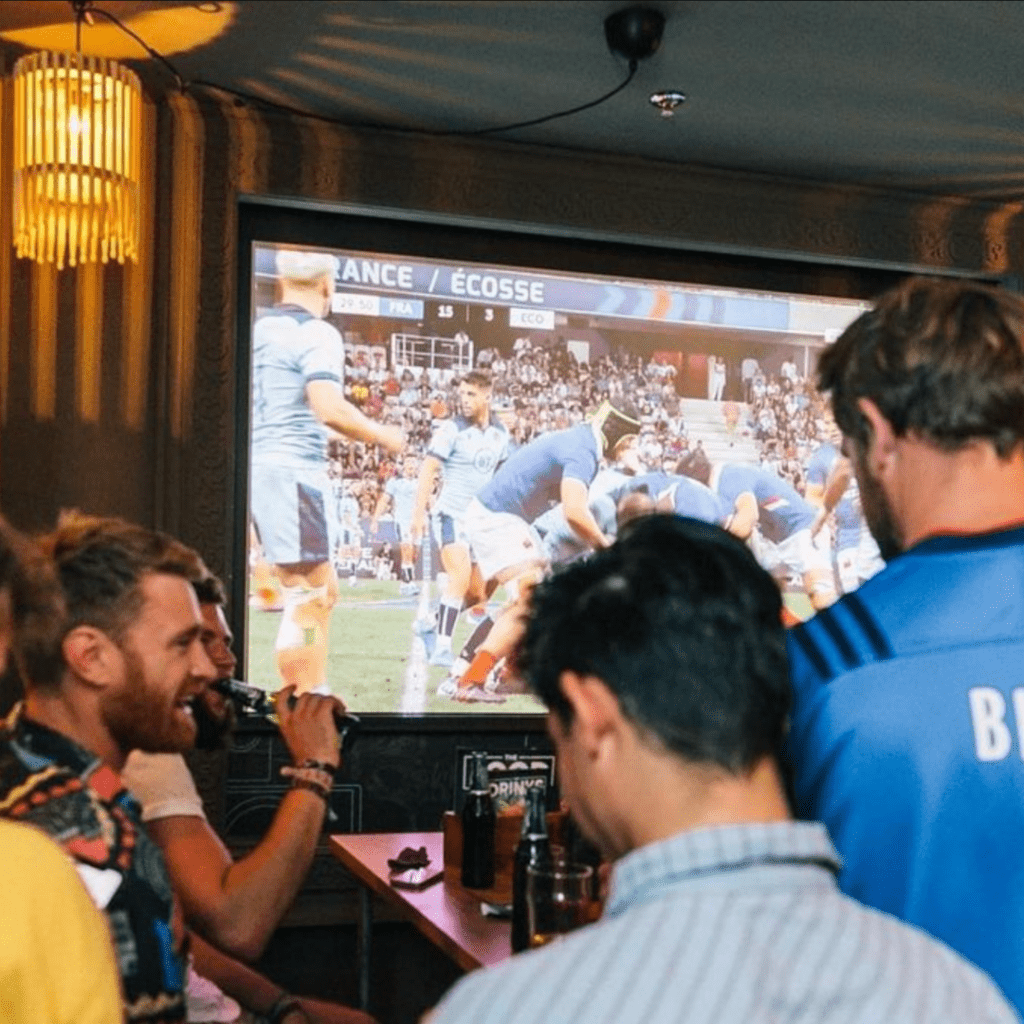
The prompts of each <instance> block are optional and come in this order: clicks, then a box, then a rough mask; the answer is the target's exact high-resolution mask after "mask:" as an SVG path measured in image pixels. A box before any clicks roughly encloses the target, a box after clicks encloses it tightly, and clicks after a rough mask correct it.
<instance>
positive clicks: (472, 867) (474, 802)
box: [462, 754, 494, 889]
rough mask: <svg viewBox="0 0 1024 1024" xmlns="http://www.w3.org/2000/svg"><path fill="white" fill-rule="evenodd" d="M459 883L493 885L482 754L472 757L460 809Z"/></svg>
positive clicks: (489, 805)
mask: <svg viewBox="0 0 1024 1024" xmlns="http://www.w3.org/2000/svg"><path fill="white" fill-rule="evenodd" d="M462 884H463V885H464V886H465V887H466V888H467V889H487V888H489V887H490V886H492V885H494V801H493V800H492V799H491V790H490V782H489V780H488V778H487V762H486V760H485V755H483V754H474V755H473V783H472V785H471V787H470V791H469V794H468V795H467V797H466V803H465V806H464V807H463V808H462Z"/></svg>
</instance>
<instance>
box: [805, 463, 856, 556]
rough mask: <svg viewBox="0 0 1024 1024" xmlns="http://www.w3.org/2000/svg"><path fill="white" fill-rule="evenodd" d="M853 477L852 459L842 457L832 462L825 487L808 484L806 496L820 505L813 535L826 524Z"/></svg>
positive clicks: (814, 503) (812, 531)
mask: <svg viewBox="0 0 1024 1024" xmlns="http://www.w3.org/2000/svg"><path fill="white" fill-rule="evenodd" d="M852 479H853V466H852V465H851V463H850V460H849V459H847V458H845V457H840V458H837V459H836V460H835V462H833V463H832V468H831V469H830V470H829V471H828V477H827V478H826V480H825V485H824V487H821V486H820V485H814V484H808V486H807V494H806V498H807V500H808V501H809V502H810V503H811V504H812V505H817V506H819V508H818V514H817V515H816V516H815V518H814V522H813V523H812V524H811V536H812V537H813V536H815V535H817V533H818V531H819V530H820V529H821V528H822V526H824V525H825V520H826V519H828V517H829V516H830V515H831V514H832V512H833V510H834V509H835V507H836V505H838V504H839V500H840V499H841V498H842V496H843V495H844V494H845V493H846V488H847V487H849V486H850V481H851V480H852Z"/></svg>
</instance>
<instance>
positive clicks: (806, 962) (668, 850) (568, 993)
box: [431, 822, 1018, 1024]
mask: <svg viewBox="0 0 1024 1024" xmlns="http://www.w3.org/2000/svg"><path fill="white" fill-rule="evenodd" d="M838 869H839V863H838V857H837V855H836V853H835V850H834V849H833V847H832V844H831V843H830V842H829V840H828V837H827V835H826V833H825V830H824V828H823V827H822V826H820V825H816V824H809V823H803V822H778V823H773V824H765V825H737V826H728V827H721V828H708V829H700V830H696V831H692V832H685V833H682V834H680V835H677V836H674V837H672V838H671V839H667V840H663V841H661V842H657V843H652V844H650V845H648V846H644V847H641V848H640V849H638V850H634V851H633V852H632V853H630V854H628V855H627V856H626V857H624V858H623V859H622V860H620V861H619V862H618V864H616V866H615V869H614V872H613V876H612V886H611V892H610V896H609V899H608V903H607V906H606V908H605V912H604V916H603V917H602V918H601V920H600V921H599V922H597V923H596V924H594V925H590V926H589V927H587V928H584V929H581V930H580V931H578V932H575V933H574V934H572V935H569V936H567V937H566V938H564V939H562V940H561V941H559V942H556V943H554V944H552V945H550V946H547V947H545V948H543V949H538V950H535V951H532V952H529V953H522V954H520V955H518V956H515V957H513V958H512V959H511V960H509V961H508V962H507V963H504V964H502V965H500V966H499V967H495V968H492V969H490V970H486V971H479V972H477V973H475V974H472V975H470V976H469V977H468V978H465V979H463V980H462V981H461V982H460V983H459V984H458V985H456V986H455V988H454V989H453V990H452V991H451V992H450V993H449V994H448V996H447V997H446V998H445V1000H444V1001H443V1002H442V1003H441V1005H440V1006H439V1008H438V1011H437V1014H436V1016H435V1017H433V1018H431V1024H534V1022H536V1024H541V1022H543V1024H569V1022H570V1021H571V1022H574V1024H576V1022H586V1024H634V1022H635V1024H640V1022H643V1024H669V1022H672V1024H684V1022H685V1024H731V1022H735V1024H740V1022H742V1024H757V1022H765V1024H768V1022H771V1024H797V1022H800V1024H804V1022H812V1021H814V1022H817V1021H823V1020H825V1019H827V1020H828V1021H829V1022H834V1024H855V1022H856V1024H881V1022H885V1024H910V1022H914V1024H936V1022H939V1021H942V1022H946V1024H954V1022H955V1024H967V1022H977V1024H981V1022H986V1024H994V1022H997V1021H999V1022H1011V1021H1016V1020H1017V1019H1018V1018H1017V1017H1016V1015H1015V1014H1014V1012H1013V1010H1012V1009H1011V1008H1010V1007H1009V1005H1008V1004H1007V1003H1006V1002H1005V1001H1004V1000H1003V998H1002V997H1001V996H1000V994H999V992H998V990H997V989H996V987H995V985H994V984H993V983H992V982H991V981H990V980H989V979H988V978H987V977H986V976H985V975H984V974H982V973H981V972H980V971H979V970H978V969H977V968H975V967H973V966H972V965H970V964H968V963H967V962H966V961H965V960H963V959H962V958H961V957H960V956H958V955H957V954H956V953H954V952H953V951H952V950H950V949H948V948H947V947H945V946H943V945H941V944H940V943H938V942H937V941H936V940H934V939H932V938H930V937H929V936H927V935H925V934H924V933H923V932H920V931H918V930H916V929H914V928H912V927H910V926H908V925H906V924H903V923H902V922H899V921H897V920H895V919H894V918H892V917H889V916H887V915H885V914H881V913H879V912H878V911H874V910H870V909H868V908H866V907H863V906H861V905H860V904H859V903H856V902H854V901H853V900H851V899H850V898H848V897H846V896H843V895H842V894H841V893H840V892H839V890H838V888H837V886H836V881H835V874H836V872H837V871H838Z"/></svg>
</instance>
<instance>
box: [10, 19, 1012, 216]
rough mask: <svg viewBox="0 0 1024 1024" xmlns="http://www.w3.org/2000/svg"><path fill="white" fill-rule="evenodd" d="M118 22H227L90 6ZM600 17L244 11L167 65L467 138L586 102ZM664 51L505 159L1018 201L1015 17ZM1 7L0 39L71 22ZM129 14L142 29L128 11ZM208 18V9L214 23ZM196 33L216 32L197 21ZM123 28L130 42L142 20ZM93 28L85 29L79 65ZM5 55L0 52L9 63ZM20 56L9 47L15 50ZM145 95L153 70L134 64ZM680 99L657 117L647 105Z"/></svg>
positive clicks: (699, 23)
mask: <svg viewBox="0 0 1024 1024" xmlns="http://www.w3.org/2000/svg"><path fill="white" fill-rule="evenodd" d="M98 6H100V7H106V8H108V9H110V10H111V11H112V12H117V13H119V15H120V16H122V17H125V18H133V19H134V17H135V16H140V17H141V16H142V15H145V14H147V13H148V14H153V12H154V10H157V11H159V12H160V13H161V14H162V16H163V17H166V18H184V17H185V16H186V15H187V16H189V17H195V16H197V15H199V14H201V13H202V12H203V11H204V10H205V11H213V9H214V8H216V7H221V8H223V9H224V10H230V9H231V7H232V5H230V4H220V5H218V4H180V3H178V4H174V3H172V4H154V3H134V4H133V3H117V2H110V3H105V2H103V0H100V2H99V4H98ZM624 6H628V5H627V4H624V3H610V2H606V0H582V2H556V3H549V2H531V3H515V2H508V0H471V2H467V0H462V2H460V0H455V2H435V0H412V2H409V0H405V2H403V0H395V2H372V0H362V2H313V0H280V2H278V0H258V2H251V0H250V2H246V0H242V2H239V3H237V4H235V5H233V7H234V14H233V20H232V21H231V23H230V24H229V25H228V26H227V27H226V29H225V30H224V31H223V32H222V34H221V35H220V36H218V37H217V38H215V39H214V40H212V41H211V42H208V43H206V44H204V45H201V46H200V47H198V48H196V49H194V50H191V51H186V52H179V53H175V54H173V55H172V56H171V57H170V60H171V61H172V63H173V64H174V66H175V67H176V68H177V69H178V70H179V71H180V73H181V75H182V76H183V77H184V78H185V79H186V80H191V81H205V82H213V83H218V84H221V85H225V86H229V87H231V88H232V89H237V90H241V91H243V92H247V93H251V94H253V95H256V96H261V97H263V98H265V99H270V100H274V101H277V102H280V103H283V104H286V105H290V106H295V107H300V108H303V109H307V110H311V111H315V112H317V113H319V114H322V115H326V116H330V117H332V118H337V119H338V120H339V121H342V122H345V123H347V124H356V125H365V124H368V125H380V126H386V127H389V128H398V129H408V130H415V131H424V130H425V131H449V130H456V131H460V132H471V131H475V130H479V129H483V128H488V127H491V126H495V125H500V124H506V123H509V122H514V121H521V120H525V119H528V118H533V117H538V116H541V115H544V114H547V113H552V112H555V111H558V110H562V109H566V108H569V107H573V106H576V105H578V104H581V103H585V102H586V101H588V100H591V99H594V98H596V97H598V96H601V95H602V94H604V93H606V92H608V91H609V90H611V89H612V88H614V87H615V85H617V84H618V83H619V82H621V81H622V80H623V79H624V78H625V77H626V74H627V64H626V61H625V60H624V59H622V58H621V57H617V56H614V55H613V54H612V53H611V52H610V51H609V50H608V47H607V45H606V43H605V38H604V31H603V21H604V18H605V17H606V16H607V15H608V14H609V13H611V12H613V11H616V10H620V9H621V8H622V7H624ZM650 6H652V7H655V8H657V9H658V10H660V11H661V12H662V13H663V14H664V15H665V16H666V19H667V20H666V26H665V32H664V38H663V41H662V45H661V48H660V50H659V51H658V52H657V53H656V54H655V55H654V56H653V57H652V58H650V59H649V60H646V61H644V62H642V63H641V64H640V67H639V69H638V71H637V74H636V76H635V78H634V79H633V81H632V82H631V83H630V85H629V86H628V87H627V88H626V89H624V90H623V91H622V92H620V93H618V94H617V95H616V96H614V97H613V98H612V99H610V100H608V102H607V103H605V104H603V105H601V106H598V107H596V108H594V109H591V110H587V111H584V112H582V113H578V114H575V115H573V116H570V117H566V118H563V119H561V120H557V121H554V122H551V123H549V124H545V125H539V126H536V127H531V128H522V129H518V130H515V131H511V132H505V133H501V134H499V135H498V136H496V137H499V138H504V139H507V140H509V141H512V142H523V143H532V144H539V145H545V146H557V147H560V148H563V149H572V150H579V151H584V152H611V153H622V154H633V155H637V156H644V157H649V158H653V159H657V160H665V161H671V162H675V163H687V164H699V165H705V166H711V167H715V168H725V169H732V170H738V171H753V172H759V173H767V174H773V175H784V176H790V177H799V178H810V179H816V180H820V181H838V182H847V183H858V184H866V185H878V186H883V187H888V188H893V187H895V188H899V189H909V190H916V191H923V192H928V193H936V194H943V195H946V194H956V195H960V196H963V197H965V198H967V197H976V198H987V199H995V200H1011V201H1012V200H1017V199H1024V4H1022V3H1014V2H988V0H975V2H970V3H968V2H922V0H911V2H882V0H872V2H810V0H798V2H789V0H785V2H767V0H765V2H731V0H720V2H687V0H677V2H671V0H670V2H661V0H652V2H651V3H650ZM68 12H69V8H68V6H67V5H66V4H64V3H63V2H58V0H54V2H53V3H47V2H42V3H19V2H14V0H4V2H3V3H0V29H2V28H4V27H5V26H7V27H9V26H10V25H12V24H13V23H15V22H17V23H19V24H20V25H22V26H24V25H25V24H28V23H32V22H37V23H42V22H44V21H45V20H46V19H49V20H51V21H53V20H61V19H63V20H65V21H67V20H68ZM140 12H141V13H140ZM222 13H223V11H222ZM206 16H207V17H214V14H213V13H210V14H207V15H206ZM130 24H131V25H132V26H133V27H135V28H137V30H138V31H139V32H140V34H144V27H143V26H144V25H145V22H144V21H135V20H131V21H130ZM88 33H89V29H88V28H86V29H84V30H83V48H85V49H88ZM9 49H10V48H9ZM15 49H17V48H15ZM133 64H134V66H135V67H136V68H137V69H138V70H140V72H141V73H142V75H143V77H144V79H145V81H146V84H147V87H148V88H149V90H150V91H151V92H154V93H157V92H159V91H160V90H161V89H165V88H167V87H168V86H169V83H170V82H171V79H170V76H169V75H167V74H166V73H165V72H163V71H162V70H161V69H160V68H159V66H158V65H157V64H156V62H154V61H152V60H141V61H138V62H133ZM669 88H671V89H679V90H681V91H682V92H684V93H685V94H686V96H687V100H686V103H685V104H684V105H683V106H681V107H680V108H679V110H678V112H677V113H676V114H675V116H674V117H672V118H662V117H661V116H659V113H658V112H657V111H656V110H655V109H654V108H653V107H652V106H651V105H650V103H649V102H648V96H649V95H650V93H651V92H653V91H655V90H659V89H669Z"/></svg>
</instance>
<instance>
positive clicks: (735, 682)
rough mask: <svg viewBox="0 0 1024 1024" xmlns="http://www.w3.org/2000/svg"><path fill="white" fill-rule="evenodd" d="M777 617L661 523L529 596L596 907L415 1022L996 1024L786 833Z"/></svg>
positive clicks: (717, 539)
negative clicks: (590, 917) (595, 869)
mask: <svg viewBox="0 0 1024 1024" xmlns="http://www.w3.org/2000/svg"><path fill="white" fill-rule="evenodd" d="M781 605H782V601H781V596H780V594H779V590H778V587H776V586H775V584H774V583H773V581H772V579H771V577H770V576H769V575H768V574H767V573H766V572H765V571H764V570H763V569H761V568H760V567H759V566H758V565H757V563H756V562H755V560H754V557H753V555H752V554H751V552H750V551H749V550H748V549H747V548H746V547H745V546H744V545H743V544H741V543H740V542H739V541H738V540H737V539H736V538H734V537H730V536H728V535H727V534H726V533H724V532H723V531H721V530H719V529H717V528H716V527H714V526H710V525H708V524H706V523H700V522H695V521H694V520H692V519H684V518H681V517H678V516H669V515H657V516H647V517H644V518H643V519H641V520H639V521H637V522H635V523H631V524H629V526H628V527H626V528H623V530H622V531H621V533H620V536H619V539H618V540H617V541H616V542H615V544H614V545H612V546H611V547H610V548H607V549H606V550H603V551H598V552H596V553H595V554H593V555H592V556H591V557H590V558H587V559H583V560H582V561H577V562H574V563H573V564H572V565H571V566H569V567H567V568H566V569H563V570H562V571H560V572H557V573H554V574H553V575H552V576H551V577H550V578H549V579H547V580H545V581H544V582H543V583H541V584H540V586H538V587H537V588H536V589H535V591H534V593H533V599H532V600H531V602H530V608H529V613H528V620H527V623H526V624H525V636H524V638H523V640H522V642H521V643H520V645H519V647H518V648H517V651H516V654H515V656H514V659H513V660H514V662H515V664H516V667H517V669H518V670H519V672H520V673H521V674H522V676H523V677H524V678H525V679H527V680H528V682H529V685H530V687H531V689H532V690H533V691H534V692H535V693H536V694H537V696H538V697H539V698H540V699H541V700H542V701H543V702H544V704H545V705H546V706H547V709H548V716H547V727H548V732H549V734H550V736H551V739H552V742H553V743H554V747H555V753H556V755H557V760H558V777H559V784H560V790H561V795H562V797H563V798H564V799H565V800H566V801H567V802H568V805H569V809H570V810H571V812H572V815H573V818H574V820H575V821H576V822H577V823H578V825H579V827H580V830H581V831H582V832H583V834H584V835H585V836H586V837H587V838H588V839H590V840H591V841H592V842H593V843H595V844H596V845H597V847H598V848H599V849H600V851H601V853H602V854H603V855H604V856H605V857H606V858H607V860H608V861H611V862H612V868H611V878H610V882H609V888H608V898H607V900H606V901H605V905H604V910H603V913H602V915H601V919H600V920H599V921H596V922H595V923H593V924H589V925H587V926H585V927H583V928H580V929H578V930H576V931H574V932H572V933H571V934H569V935H565V936H563V937H562V938H560V939H559V940H558V941H556V942H552V943H551V944H550V945H547V946H544V947H542V948H539V949H534V950H531V951H529V952H524V953H520V954H519V955H517V956H513V957H511V958H510V959H508V960H506V961H505V962H504V963H502V964H499V965H497V966H496V967H493V968H490V969H487V970H481V971H474V972H473V973H472V974H470V975H469V976H468V977H466V978H464V979H462V980H461V981H460V982H459V983H458V984H457V985H456V986H455V987H454V988H453V989H452V990H451V992H449V993H448V995H447V996H446V997H445V999H444V1001H443V1002H442V1003H441V1004H440V1006H439V1007H438V1008H437V1011H436V1014H435V1016H433V1017H432V1018H430V1022H431V1024H583V1022H586V1024H590V1022H600V1024H612V1022H614V1024H825V1022H828V1021H831V1022H837V1021H842V1022H844V1024H882V1022H885V1024H962V1022H966V1021H970V1022H972V1024H996V1022H1002V1024H1012V1022H1013V1021H1014V1020H1015V1015H1014V1013H1013V1011H1012V1010H1011V1009H1010V1007H1009V1006H1008V1005H1007V1004H1006V1002H1005V1000H1003V999H1002V998H1001V997H1000V995H999V993H998V992H997V990H996V987H995V986H994V985H993V984H992V982H991V980H989V979H988V978H986V977H985V976H984V975H983V974H982V972H981V971H979V970H977V968H975V967H973V966H971V965H970V964H968V963H966V962H965V961H964V960H963V958H962V957H959V956H957V955H956V954H955V953H954V952H953V951H952V950H950V949H947V948H945V947H944V946H942V945H941V944H940V943H939V942H936V941H935V940H934V939H932V938H931V937H930V936H928V935H925V934H923V933H922V932H920V931H919V930H917V929H916V928H910V927H908V926H907V925H906V924H904V923H903V922H901V921H897V920H895V919H894V918H892V917H890V916H888V915H886V914H880V913H878V912H877V911H874V910H870V909H868V908H867V907H863V906H861V905H860V904H858V903H857V902H856V901H855V900H852V899H850V898H849V897H847V896H844V895H843V894H842V893H840V892H839V890H838V887H837V885H836V874H837V873H838V871H839V858H838V856H837V855H836V852H835V850H834V848H833V846H832V844H831V843H830V842H829V838H828V835H827V834H826V832H825V829H824V828H823V827H822V826H821V825H820V824H817V823H811V822H796V821H792V820H790V814H789V808H788V806H787V803H786V797H785V787H784V784H783V776H782V772H781V771H780V768H779V763H778V755H779V749H780V747H781V745H782V742H783V738H784V736H785V734H786V717H787V712H788V710H789V705H790V689H789V684H788V680H787V678H786V647H785V637H784V634H783V629H782V624H781V621H780V613H781Z"/></svg>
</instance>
